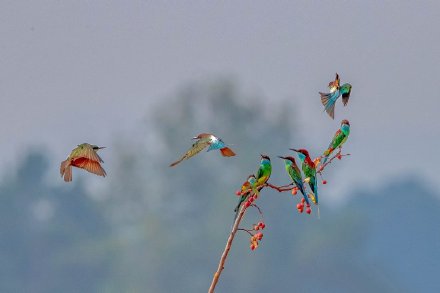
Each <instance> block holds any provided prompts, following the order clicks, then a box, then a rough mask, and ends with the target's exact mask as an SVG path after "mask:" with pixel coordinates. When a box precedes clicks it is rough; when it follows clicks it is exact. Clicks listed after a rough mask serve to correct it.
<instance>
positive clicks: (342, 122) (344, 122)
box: [341, 119, 350, 126]
mask: <svg viewBox="0 0 440 293" xmlns="http://www.w3.org/2000/svg"><path fill="white" fill-rule="evenodd" d="M343 124H347V125H348V126H350V122H348V120H347V119H344V120H342V121H341V125H343Z"/></svg>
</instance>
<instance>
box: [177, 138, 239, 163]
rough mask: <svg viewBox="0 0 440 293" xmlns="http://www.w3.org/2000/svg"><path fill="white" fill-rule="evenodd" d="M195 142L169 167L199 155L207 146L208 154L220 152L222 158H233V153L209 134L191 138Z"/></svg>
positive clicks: (221, 141)
mask: <svg viewBox="0 0 440 293" xmlns="http://www.w3.org/2000/svg"><path fill="white" fill-rule="evenodd" d="M193 139H196V140H197V141H196V142H195V143H193V145H192V146H191V148H190V149H189V150H188V151H187V152H186V153H185V154H184V155H183V156H182V157H181V158H180V159H179V160H177V161H176V162H174V163H172V164H171V165H170V167H174V166H176V165H177V164H179V163H180V162H182V161H183V160H187V159H189V158H191V157H193V156H195V155H197V154H198V153H200V152H201V151H202V150H203V149H205V148H206V147H208V146H209V148H208V152H209V151H211V150H220V152H221V154H222V155H223V156H224V157H233V156H235V153H234V152H233V151H232V150H231V149H230V148H229V147H227V146H226V144H225V143H224V142H223V140H221V139H220V138H218V137H216V136H214V135H213V134H211V133H201V134H199V135H197V136H196V137H193Z"/></svg>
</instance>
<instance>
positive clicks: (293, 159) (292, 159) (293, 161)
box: [278, 156, 295, 164]
mask: <svg viewBox="0 0 440 293" xmlns="http://www.w3.org/2000/svg"><path fill="white" fill-rule="evenodd" d="M278 158H280V159H284V160H288V161H291V162H292V163H294V164H295V158H294V157H292V156H287V157H282V156H278Z"/></svg>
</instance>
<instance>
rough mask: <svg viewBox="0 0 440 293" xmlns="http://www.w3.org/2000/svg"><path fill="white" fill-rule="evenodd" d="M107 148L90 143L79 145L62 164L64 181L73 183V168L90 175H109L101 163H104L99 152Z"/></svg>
mask: <svg viewBox="0 0 440 293" xmlns="http://www.w3.org/2000/svg"><path fill="white" fill-rule="evenodd" d="M103 148H105V147H99V146H96V145H91V144H88V143H83V144H80V145H78V147H76V148H75V149H73V150H72V152H71V153H70V155H69V156H68V157H67V159H66V160H65V161H62V162H61V165H60V174H61V177H63V176H64V181H66V182H70V181H72V166H74V167H78V168H81V169H84V170H86V171H89V172H90V173H93V174H96V175H99V176H103V177H105V175H107V174H106V173H105V170H104V169H103V168H102V167H101V164H100V163H104V161H103V160H102V159H101V157H100V156H99V155H98V154H97V151H98V150H100V149H103Z"/></svg>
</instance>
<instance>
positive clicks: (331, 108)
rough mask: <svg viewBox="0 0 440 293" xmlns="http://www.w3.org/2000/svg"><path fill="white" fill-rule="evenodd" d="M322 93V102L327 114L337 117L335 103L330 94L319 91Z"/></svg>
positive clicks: (333, 117)
mask: <svg viewBox="0 0 440 293" xmlns="http://www.w3.org/2000/svg"><path fill="white" fill-rule="evenodd" d="M319 94H320V95H321V103H322V105H323V106H324V109H325V111H326V112H327V114H328V115H329V116H330V117H331V118H332V119H335V103H334V102H332V101H331V100H330V94H324V93H321V92H320V93H319Z"/></svg>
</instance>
